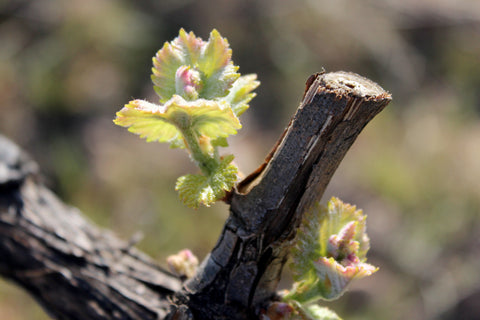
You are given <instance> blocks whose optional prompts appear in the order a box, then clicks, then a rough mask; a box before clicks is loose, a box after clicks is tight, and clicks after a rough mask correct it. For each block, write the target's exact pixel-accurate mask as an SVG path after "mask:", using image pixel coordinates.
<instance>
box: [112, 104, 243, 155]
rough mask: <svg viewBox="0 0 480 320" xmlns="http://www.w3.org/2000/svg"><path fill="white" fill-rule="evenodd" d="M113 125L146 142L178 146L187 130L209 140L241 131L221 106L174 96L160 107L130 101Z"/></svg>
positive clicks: (224, 107)
mask: <svg viewBox="0 0 480 320" xmlns="http://www.w3.org/2000/svg"><path fill="white" fill-rule="evenodd" d="M114 122H115V124H117V125H120V126H123V127H128V130H129V131H130V132H133V133H135V134H138V135H140V137H142V138H146V139H147V141H159V142H171V143H172V145H173V146H174V147H178V146H182V145H183V141H182V130H184V129H189V130H190V129H191V130H194V131H195V132H197V134H198V135H199V136H202V135H204V136H207V137H209V138H210V139H216V138H219V137H223V138H225V137H227V136H228V135H230V134H235V133H236V132H237V129H239V128H241V125H240V122H239V121H238V118H237V117H236V116H235V115H234V114H233V111H232V110H231V109H230V108H229V106H228V104H227V103H225V102H218V101H210V100H203V99H199V100H196V101H185V100H184V99H183V98H181V97H179V96H174V97H173V98H172V99H170V100H169V101H167V103H165V104H164V105H156V104H153V103H150V102H147V101H144V100H133V101H130V103H129V104H127V105H125V107H124V108H123V109H121V110H120V111H119V112H117V118H116V119H115V120H114Z"/></svg>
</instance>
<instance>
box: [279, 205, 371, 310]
mask: <svg viewBox="0 0 480 320" xmlns="http://www.w3.org/2000/svg"><path fill="white" fill-rule="evenodd" d="M318 209H319V208H318V207H317V208H315V209H314V210H311V211H309V212H307V213H306V214H305V216H304V220H303V222H302V225H301V227H300V229H299V231H298V234H297V244H296V247H295V248H294V249H293V250H292V258H293V259H292V260H293V263H292V265H291V267H292V270H293V275H294V279H295V280H296V281H297V282H296V283H295V284H294V288H293V290H292V291H291V292H290V293H289V294H287V296H286V297H285V298H286V299H293V300H296V301H299V302H301V303H307V302H309V301H313V300H317V299H324V300H332V299H336V298H338V297H339V296H341V295H342V294H343V293H344V292H345V290H346V289H347V287H348V285H349V284H350V283H351V281H353V280H354V279H360V278H363V277H366V276H369V275H371V274H373V273H374V272H376V271H377V268H375V267H374V266H372V265H370V264H368V263H366V260H367V258H366V254H367V251H368V249H369V239H368V236H367V234H366V216H365V215H364V214H363V212H362V210H357V209H356V207H355V206H351V205H349V204H345V203H343V202H342V201H340V200H339V199H338V198H332V199H331V200H330V201H329V202H328V205H327V208H326V209H321V210H318ZM318 227H319V228H318Z"/></svg>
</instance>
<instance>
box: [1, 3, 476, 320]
mask: <svg viewBox="0 0 480 320" xmlns="http://www.w3.org/2000/svg"><path fill="white" fill-rule="evenodd" d="M181 27H183V28H185V29H186V30H187V31H190V30H192V31H194V32H195V33H196V34H197V35H199V36H202V37H203V38H207V37H208V33H209V32H210V31H211V29H213V28H217V29H218V30H219V31H220V33H221V34H222V35H223V36H225V37H227V38H228V40H229V42H230V45H231V47H232V48H233V60H234V62H235V64H237V65H240V67H241V68H240V70H239V71H240V72H241V73H242V74H247V73H257V74H258V76H259V80H260V81H261V82H262V85H261V86H260V87H259V89H258V90H257V93H258V96H257V97H256V98H255V99H254V100H253V101H252V104H251V106H252V107H251V109H250V110H249V111H248V112H247V113H246V114H245V115H243V116H242V118H243V123H244V129H243V130H241V132H240V134H239V135H238V136H236V137H234V138H232V139H230V144H231V146H232V147H231V152H233V153H234V154H235V155H236V162H237V163H238V164H239V166H240V169H241V170H242V171H243V172H244V173H245V174H248V173H249V172H250V171H252V170H254V169H255V167H256V166H257V165H258V164H259V163H261V161H262V160H263V157H264V156H265V155H266V154H267V152H268V150H269V149H270V148H271V146H272V145H273V143H274V142H275V140H276V138H277V137H278V136H279V135H280V134H281V132H282V130H283V128H284V127H285V125H286V124H287V123H288V120H289V118H290V116H291V115H292V114H293V112H294V111H295V108H296V106H297V105H298V103H299V100H300V98H301V96H302V94H303V89H304V82H305V80H306V79H307V78H308V76H309V75H310V74H312V73H314V72H317V71H320V70H321V69H322V67H324V68H325V69H326V70H327V71H333V70H347V71H354V72H357V73H360V74H362V75H364V76H366V77H368V78H370V79H372V80H374V81H376V82H378V83H379V84H380V85H382V86H383V87H384V88H386V89H387V90H389V91H390V92H391V93H392V94H393V97H394V101H393V102H392V103H391V105H390V106H388V107H387V109H386V110H385V111H383V112H382V113H381V114H380V115H379V116H378V117H377V118H376V119H375V120H373V121H372V123H371V124H369V125H368V126H367V127H366V129H365V131H364V132H363V133H362V134H361V135H360V137H359V139H358V140H357V142H356V143H355V144H354V146H353V147H352V149H351V150H350V152H349V153H348V155H347V157H346V158H345V161H344V162H343V163H342V165H341V166H340V168H339V169H338V171H337V174H336V175H335V177H334V178H333V180H332V183H331V185H330V187H329V190H328V192H327V194H326V195H325V199H328V198H329V197H330V196H331V195H336V196H338V197H340V198H341V199H342V200H344V201H346V202H350V203H354V204H356V205H357V206H358V207H359V208H362V209H364V212H365V213H367V214H368V215H369V218H368V230H369V235H370V237H371V246H372V249H371V251H370V256H369V261H370V262H371V263H372V264H374V265H376V266H380V270H379V271H378V272H377V273H376V274H375V275H374V276H373V277H370V278H369V279H365V280H362V281H359V282H358V283H357V284H355V287H353V288H352V290H351V291H350V293H347V294H346V295H345V296H344V297H342V298H341V299H340V300H338V301H337V302H334V303H330V304H328V305H329V307H331V308H333V309H334V310H336V311H337V312H338V314H339V315H340V316H342V317H343V318H345V319H350V320H352V319H413V320H416V319H478V318H479V317H480V310H479V307H478V306H479V305H480V301H478V299H479V298H478V297H479V291H480V276H479V275H478V270H480V259H478V257H479V255H480V242H479V239H480V219H479V216H480V214H479V213H480V182H479V181H480V161H479V159H480V119H479V114H480V90H479V88H480V2H476V1H471V0H457V1H449V0H438V1H414V0H408V1H384V0H361V1H353V0H350V1H348V0H338V1H328V0H296V1H293V0H287V1H282V0H265V1H253V0H232V1H220V0H213V1H194V0H182V1H178V0H176V1H173V0H168V1H147V0H142V1H127V0H123V1H111V0H110V1H108V0H101V1H93V0H82V1H80V0H72V1H59V0H35V1H27V0H10V1H8V0H3V1H0V43H1V45H0V97H1V101H2V103H1V105H0V115H1V116H0V132H1V133H3V134H5V135H7V136H9V137H10V138H12V139H13V140H14V141H16V142H17V143H19V144H20V145H21V146H23V147H24V148H25V149H27V150H28V151H29V152H30V153H31V154H32V155H33V157H34V158H35V159H36V160H37V161H38V162H39V163H40V166H41V168H42V170H43V172H44V179H45V182H46V183H47V185H48V186H50V187H51V188H53V189H54V191H55V192H56V193H57V194H59V195H60V196H61V197H62V199H64V200H65V201H66V202H68V203H71V204H72V205H75V206H77V207H79V208H80V209H81V210H82V211H83V212H84V213H85V214H86V215H88V216H89V217H90V218H91V219H92V220H93V221H95V222H96V223H98V224H99V225H101V226H103V227H105V228H109V229H113V230H114V231H115V232H116V233H117V234H118V235H119V236H120V237H122V238H124V239H128V238H129V237H131V236H132V235H133V234H135V233H136V232H137V231H140V232H142V233H143V235H144V238H143V239H144V240H143V241H141V242H140V243H139V245H138V246H139V247H140V248H141V249H142V250H145V251H146V252H147V253H149V254H150V255H152V256H153V257H154V258H156V259H158V261H159V263H164V262H163V261H164V259H165V257H166V256H167V255H169V254H171V253H174V252H176V251H178V250H180V249H183V248H185V247H188V248H190V249H192V251H193V252H195V253H196V254H197V255H198V256H199V257H200V258H202V257H203V256H204V255H205V254H206V253H207V252H208V251H209V250H210V249H211V248H212V246H213V245H214V243H215V241H216V237H217V235H218V233H219V232H220V229H221V227H222V224H223V221H224V219H225V217H226V216H227V213H228V207H227V206H226V205H223V204H217V205H215V206H213V207H212V208H210V209H199V210H197V211H194V210H191V209H187V208H185V207H184V206H183V205H182V204H181V202H180V201H179V200H178V198H177V195H176V193H175V191H174V184H175V180H176V178H177V177H178V176H180V175H183V174H186V173H194V172H195V170H196V169H195V168H194V167H193V166H192V164H191V162H190V160H189V159H188V158H187V157H186V156H185V155H184V153H183V152H181V151H179V150H169V149H167V147H165V146H163V145H160V144H156V143H146V142H145V141H143V140H141V139H138V137H135V136H133V135H131V134H130V133H128V132H127V131H126V130H124V129H122V128H119V127H115V126H114V124H113V123H112V119H113V117H114V114H115V112H116V111H118V110H119V109H120V108H121V107H122V106H123V104H125V103H127V102H128V101H129V100H131V98H145V99H148V100H150V101H154V100H155V96H154V92H153V88H152V84H151V82H150V73H151V71H150V70H151V57H152V56H153V55H154V54H155V52H156V51H157V50H158V49H160V48H161V46H162V45H163V43H164V42H165V41H170V40H172V39H173V38H174V37H175V36H176V35H177V34H178V30H179V29H180V28H181ZM285 286H288V284H285ZM475 297H476V298H475ZM0 318H1V319H11V320H17V319H32V320H38V319H47V316H46V315H45V314H44V313H43V312H42V311H41V310H40V308H39V307H38V306H36V304H35V302H33V301H32V300H31V299H30V298H28V297H27V296H26V295H25V294H24V293H23V292H21V290H19V289H17V288H15V287H13V286H12V285H10V284H6V283H3V282H2V283H1V284H0Z"/></svg>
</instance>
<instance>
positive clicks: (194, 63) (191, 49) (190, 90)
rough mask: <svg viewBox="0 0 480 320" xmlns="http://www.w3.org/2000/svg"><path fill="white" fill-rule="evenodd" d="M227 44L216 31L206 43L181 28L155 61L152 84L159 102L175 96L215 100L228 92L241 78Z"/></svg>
mask: <svg viewBox="0 0 480 320" xmlns="http://www.w3.org/2000/svg"><path fill="white" fill-rule="evenodd" d="M231 58H232V50H231V49H230V47H229V44H228V41H227V39H225V38H222V36H221V35H220V33H218V31H217V30H213V31H212V32H211V33H210V37H209V39H208V41H207V42H205V41H203V40H202V39H201V38H197V37H195V34H194V33H193V32H190V33H187V32H186V31H185V30H183V29H181V30H180V33H179V36H178V37H177V38H175V39H174V40H173V41H172V42H170V43H168V42H167V43H165V44H164V46H163V48H162V49H160V50H159V51H158V52H157V54H156V56H155V57H154V58H153V68H152V72H153V74H152V81H153V83H154V88H155V92H156V93H157V94H158V95H159V97H160V102H161V103H165V102H166V101H167V100H169V99H170V98H171V97H172V96H173V95H174V94H177V95H180V96H182V97H183V98H185V99H188V100H194V99H197V98H203V99H216V98H219V97H223V96H225V95H226V94H227V93H228V90H229V89H230V88H231V86H232V84H233V83H234V82H235V80H237V79H238V77H239V76H240V74H239V73H237V72H236V71H237V70H238V67H237V66H234V65H233V62H232V59H231Z"/></svg>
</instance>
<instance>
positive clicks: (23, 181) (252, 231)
mask: <svg viewBox="0 0 480 320" xmlns="http://www.w3.org/2000/svg"><path fill="white" fill-rule="evenodd" d="M307 89H308V90H306V92H305V95H304V98H303V101H302V103H301V104H300V106H299V108H298V110H297V113H296V114H295V116H294V117H293V119H292V120H291V122H290V124H289V126H288V127H287V128H286V130H285V132H284V134H283V135H282V137H281V138H280V140H279V141H278V143H277V145H276V146H275V148H274V149H273V150H272V153H271V154H270V155H269V156H268V157H267V159H266V161H265V163H264V165H262V166H261V167H260V168H259V169H258V170H257V171H255V172H254V173H253V174H252V175H250V176H249V177H247V178H246V179H245V180H244V181H243V182H241V183H240V184H239V185H238V187H237V189H236V190H235V191H234V192H233V193H232V194H231V195H230V197H229V199H228V201H229V202H230V216H229V218H228V219H227V221H226V223H225V227H224V229H223V231H222V234H221V236H220V238H219V240H218V243H217V245H216V246H215V248H214V249H213V250H212V252H211V253H210V255H209V256H207V258H206V259H205V260H204V261H203V263H202V265H201V267H200V269H199V271H198V272H197V274H196V276H195V277H194V278H192V279H190V280H189V281H187V282H186V283H185V284H184V286H183V289H181V283H180V282H179V280H177V279H176V278H174V277H172V276H171V275H169V274H168V273H167V272H165V271H164V270H162V269H161V268H159V267H157V266H156V265H155V264H154V263H153V262H152V261H151V260H149V259H148V258H147V257H145V256H144V255H142V254H141V253H139V252H138V251H137V250H135V249H133V248H130V247H129V245H128V244H126V243H124V242H121V241H120V240H118V239H116V238H115V237H114V236H113V235H111V234H109V233H107V232H105V231H103V230H102V231H101V230H98V229H97V228H96V227H94V226H92V225H91V224H89V223H88V222H86V221H85V220H84V219H83V218H81V216H80V215H79V213H78V211H77V210H76V209H73V208H70V207H67V206H65V205H64V204H62V203H61V202H60V201H59V200H58V199H57V198H56V197H55V196H54V195H53V194H51V193H50V192H49V191H48V190H47V189H46V188H45V187H43V186H42V185H41V184H40V183H38V182H37V181H36V180H35V172H36V169H35V165H34V164H33V162H31V161H30V160H28V159H27V158H26V157H25V156H23V155H22V154H21V152H19V151H18V149H16V148H15V147H13V146H12V145H11V144H9V143H8V142H5V140H0V256H1V257H2V259H1V261H0V273H1V274H2V275H3V276H5V277H7V278H9V279H12V280H14V281H16V282H17V283H19V284H20V285H21V286H23V287H24V288H26V289H27V290H28V291H29V292H30V293H31V294H32V295H33V296H34V297H36V299H37V300H38V301H39V302H40V303H42V305H44V307H45V308H46V310H48V311H49V312H50V314H52V315H53V316H54V317H56V318H59V319H161V318H164V317H166V318H168V319H193V318H195V319H197V320H199V319H254V318H256V317H257V315H258V312H259V310H260V309H261V308H262V307H264V306H265V305H267V304H268V302H269V301H271V300H273V299H275V290H276V287H277V284H278V281H279V279H280V275H281V272H282V268H283V266H284V264H285V261H286V259H287V256H288V251H289V246H290V245H291V242H292V240H293V238H294V237H295V232H296V229H297V227H298V224H299V223H300V221H301V218H302V215H303V212H304V211H305V210H306V209H307V208H309V207H310V206H311V205H312V204H313V203H314V202H315V201H317V200H318V199H320V197H321V196H322V194H323V192H324V190H325V188H326V186H327V184H328V183H329V181H330V179H331V177H332V175H333V173H334V172H335V170H336V169H337V167H338V165H339V163H340V161H341V160H342V159H343V157H344V155H345V153H346V152H347V150H348V149H349V147H350V146H351V145H352V143H353V142H354V140H355V139H356V137H357V136H358V134H359V133H360V131H361V130H362V129H363V127H364V126H365V125H366V124H367V123H368V122H369V121H370V120H371V119H372V118H373V117H374V116H375V115H376V114H377V113H378V112H380V111H381V110H382V109H383V108H384V107H385V106H386V105H387V104H388V102H389V101H390V100H391V97H390V95H389V94H388V93H387V92H385V91H384V90H383V89H382V88H380V87H379V86H378V85H376V84H375V83H373V82H371V81H369V80H367V79H365V78H362V77H360V76H358V75H355V74H352V73H345V72H336V73H328V74H317V75H315V76H314V77H313V78H311V81H309V82H308V83H307ZM2 150H3V151H2ZM2 166H3V167H2ZM169 297H171V298H172V299H173V303H172V304H171V303H170V301H169ZM170 304H171V305H170ZM169 308H171V312H170V313H169ZM167 314H168V315H167Z"/></svg>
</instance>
